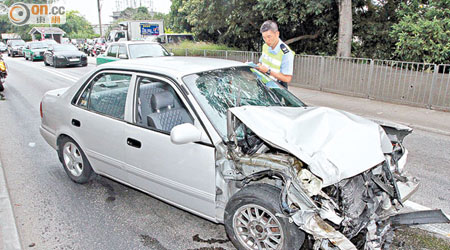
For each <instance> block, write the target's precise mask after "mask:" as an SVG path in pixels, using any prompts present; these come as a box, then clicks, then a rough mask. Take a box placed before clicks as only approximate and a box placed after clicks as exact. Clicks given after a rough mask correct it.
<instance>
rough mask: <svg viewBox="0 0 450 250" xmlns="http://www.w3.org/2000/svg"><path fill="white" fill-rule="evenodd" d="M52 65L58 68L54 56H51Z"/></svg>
mask: <svg viewBox="0 0 450 250" xmlns="http://www.w3.org/2000/svg"><path fill="white" fill-rule="evenodd" d="M53 67H55V68H59V67H58V65H57V64H56V59H55V58H53Z"/></svg>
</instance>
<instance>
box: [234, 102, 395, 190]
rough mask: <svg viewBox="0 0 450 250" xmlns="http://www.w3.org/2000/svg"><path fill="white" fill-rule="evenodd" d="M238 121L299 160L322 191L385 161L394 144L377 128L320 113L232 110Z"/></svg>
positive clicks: (309, 110)
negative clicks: (317, 182)
mask: <svg viewBox="0 0 450 250" xmlns="http://www.w3.org/2000/svg"><path fill="white" fill-rule="evenodd" d="M230 112H232V113H233V114H234V115H235V116H236V117H237V118H238V119H239V120H240V121H242V122H243V123H244V124H245V125H246V126H247V127H248V128H250V129H251V130H252V131H253V132H254V133H255V134H256V135H258V136H259V137H260V138H261V139H262V140H264V141H265V142H267V143H268V144H269V145H271V146H273V147H276V148H279V149H282V150H285V151H287V152H289V153H291V154H292V155H294V156H296V157H298V158H299V159H301V160H302V161H304V162H305V163H306V164H308V165H309V168H310V170H311V172H312V173H314V174H315V175H317V176H318V177H320V178H321V179H322V180H323V185H324V186H328V185H332V184H335V183H337V182H339V181H341V180H343V179H346V178H349V177H352V176H355V175H357V174H359V173H362V172H364V171H366V170H368V169H370V168H372V167H374V166H376V165H378V164H379V163H381V162H382V161H384V160H385V157H384V153H391V152H392V144H391V142H390V140H389V138H388V137H387V135H386V133H385V132H384V130H383V129H382V128H381V127H380V126H379V125H378V124H376V123H374V122H372V121H370V120H367V119H365V118H362V117H360V116H357V115H354V114H351V113H347V112H344V111H339V110H334V109H331V108H324V107H301V108H292V107H259V106H244V107H236V108H231V109H230Z"/></svg>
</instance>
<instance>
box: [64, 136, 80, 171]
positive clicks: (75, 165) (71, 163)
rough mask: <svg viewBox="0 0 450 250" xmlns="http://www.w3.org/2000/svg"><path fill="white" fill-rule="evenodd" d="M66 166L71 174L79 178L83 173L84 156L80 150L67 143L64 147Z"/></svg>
mask: <svg viewBox="0 0 450 250" xmlns="http://www.w3.org/2000/svg"><path fill="white" fill-rule="evenodd" d="M63 158H64V164H65V165H66V167H67V169H68V170H69V172H70V173H71V174H72V175H73V176H75V177H78V176H80V175H81V174H82V173H83V167H84V165H83V156H82V155H81V151H80V149H79V148H78V147H77V146H76V145H75V144H74V143H72V142H67V143H66V144H65V145H64V147H63Z"/></svg>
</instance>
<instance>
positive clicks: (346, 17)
mask: <svg viewBox="0 0 450 250" xmlns="http://www.w3.org/2000/svg"><path fill="white" fill-rule="evenodd" d="M338 6H339V33H338V46H337V56H338V57H350V56H351V47H352V38H353V37H352V30H353V27H352V1H351V0H338Z"/></svg>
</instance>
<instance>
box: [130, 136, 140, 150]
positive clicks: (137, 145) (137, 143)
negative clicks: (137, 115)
mask: <svg viewBox="0 0 450 250" xmlns="http://www.w3.org/2000/svg"><path fill="white" fill-rule="evenodd" d="M127 145H128V146H131V147H135V148H141V145H142V144H141V142H140V141H138V140H136V139H133V138H127Z"/></svg>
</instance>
